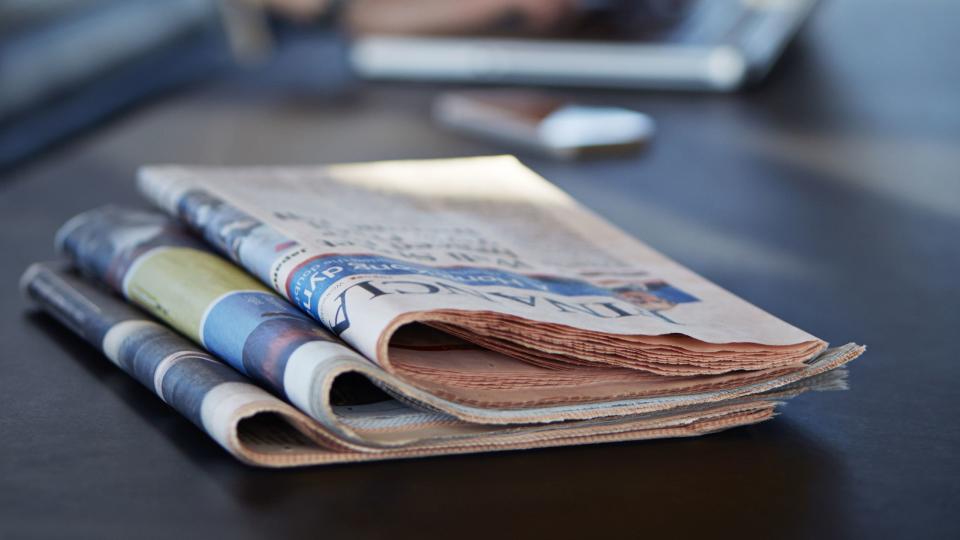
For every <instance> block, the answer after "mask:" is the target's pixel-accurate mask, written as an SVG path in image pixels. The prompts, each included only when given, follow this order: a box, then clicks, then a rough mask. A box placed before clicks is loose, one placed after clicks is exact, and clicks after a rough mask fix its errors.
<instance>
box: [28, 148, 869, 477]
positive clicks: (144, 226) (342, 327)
mask: <svg viewBox="0 0 960 540" xmlns="http://www.w3.org/2000/svg"><path fill="white" fill-rule="evenodd" d="M139 186H140V189H141V191H142V192H143V194H144V195H145V196H146V197H147V198H148V199H149V200H151V201H152V202H153V203H154V204H156V205H157V206H158V207H159V208H160V209H162V210H163V211H164V213H161V212H151V211H144V210H133V209H124V208H117V207H109V206H108V207H103V208H99V209H96V210H92V211H89V212H86V213H84V214H81V215H79V216H77V217H75V218H74V219H72V220H70V221H69V222H68V223H66V224H65V225H64V226H63V227H62V228H61V230H60V231H59V233H58V235H57V239H56V244H57V247H58V249H59V250H60V251H61V252H62V253H63V254H64V255H65V256H66V257H67V258H68V259H69V261H70V262H71V264H72V268H68V267H65V266H63V265H58V264H38V265H34V266H33V267H31V268H30V269H28V271H27V272H26V273H25V274H24V277H23V287H24V290H25V291H26V293H27V294H28V296H30V297H31V298H33V299H34V300H35V301H36V302H37V303H38V304H39V305H40V306H41V307H42V308H44V309H45V310H47V311H49V312H50V313H51V314H53V315H54V316H55V317H57V318H58V319H60V320H61V321H62V322H63V323H64V324H65V325H67V326H68V327H69V328H71V329H73V330H74V331H75V332H77V333H78V334H80V335H81V336H83V337H84V338H85V339H87V340H88V341H90V342H91V343H92V344H94V345H95V346H97V347H100V348H101V349H102V350H103V352H104V354H105V355H106V356H107V357H108V358H109V359H110V360H111V361H112V362H114V363H115V364H116V365H118V366H119V367H120V368H122V369H124V370H125V371H127V372H128V373H129V374H130V375H131V376H133V377H135V378H136V379H137V380H139V381H140V382H141V383H143V384H144V385H146V386H147V387H148V388H150V389H151V390H153V391H154V392H155V393H156V394H157V395H159V396H160V397H161V398H162V399H164V400H165V401H166V402H168V403H169V404H170V405H171V406H173V407H175V408H176V409H177V410H178V411H180V412H181V413H182V414H184V415H185V416H186V417H187V418H189V419H190V420H191V421H193V422H194V423H196V424H197V425H198V426H200V427H201V428H202V429H204V430H205V431H206V432H207V433H208V434H209V435H210V436H211V437H213V438H214V439H215V440H216V441H217V442H218V443H219V444H221V445H222V446H223V447H224V448H226V449H227V450H228V451H229V452H230V453H232V454H233V455H234V456H236V457H237V458H239V459H241V460H243V461H245V462H247V463H251V464H257V465H264V466H275V467H280V466H294V465H306V464H316V463H333V462H343V461H362V460H376V459H389V458H399V457H417V456H427V455H438V454H451V453H466V452H478V451H492V450H506V449H521V448H535V447H547V446H557V445H572V444H584V443H594V442H605V441H625V440H637V439H647V438H658V437H674V436H693V435H701V434H704V433H709V432H713V431H717V430H721V429H726V428H729V427H734V426H740V425H746V424H752V423H756V422H759V421H762V420H766V419H768V418H770V417H772V416H773V414H774V409H775V407H776V406H777V405H778V404H780V403H781V402H782V401H783V400H784V399H786V398H789V397H792V396H795V395H797V394H799V393H801V392H804V391H807V390H811V389H836V388H843V387H845V382H844V378H845V371H844V370H843V369H838V368H842V366H843V365H844V364H846V363H847V362H849V361H850V360H852V359H854V358H856V357H857V356H859V355H860V354H861V353H862V352H863V350H864V348H863V347H862V346H859V345H855V344H847V345H843V346H840V347H834V348H828V345H827V343H825V342H824V341H822V340H820V339H818V338H816V337H814V336H812V335H810V334H807V333H806V332H804V331H802V330H799V329H798V328H795V327H793V326H791V325H789V324H787V323H785V322H783V321H781V320H780V319H778V318H776V317H774V316H772V315H770V314H768V313H766V312H764V311H763V310H761V309H759V308H757V307H755V306H752V305H750V304H749V303H747V302H745V301H743V300H741V299H739V298H737V297H736V296H734V295H733V294H731V293H729V292H727V291H725V290H723V289H721V288H719V287H718V286H716V285H714V284H712V283H710V282H708V281H707V280H705V279H703V278H702V277H700V276H697V275H696V274H694V273H693V272H691V271H690V270H688V269H686V268H684V267H682V266H680V265H678V264H677V263H675V262H673V261H671V260H669V259H667V258H666V257H664V256H663V255H660V254H659V253H657V252H655V251H654V250H652V249H651V248H649V247H647V246H646V245H644V244H642V243H640V242H639V241H637V240H636V239H634V238H632V237H630V236H628V235H627V234H625V233H624V232H622V231H620V230H619V229H617V228H615V227H614V226H612V225H611V224H609V223H607V222H606V221H604V220H602V219H601V218H599V217H597V216H596V215H594V214H592V213H591V212H589V211H587V210H586V209H584V208H583V207H581V206H579V205H578V204H577V203H576V202H575V201H573V200H572V199H571V198H570V197H569V196H568V195H566V194H565V193H563V192H562V191H560V190H559V189H557V188H556V187H554V186H553V185H552V184H550V183H549V182H547V181H545V180H544V179H542V178H540V177H538V176H537V175H535V174H534V173H533V172H531V171H530V170H528V169H526V168H525V167H523V166H522V165H521V164H520V163H519V162H517V161H516V160H515V159H513V158H511V157H488V158H467V159H450V160H431V161H399V162H381V163H371V164H351V165H332V166H326V167H309V168H204V167H182V166H159V167H146V168H144V169H142V170H141V172H140V178H139ZM111 290H112V292H111ZM113 293H117V294H119V295H121V296H122V298H123V299H121V298H119V297H117V296H115V295H114V294H113ZM124 299H125V300H126V301H124ZM134 306H136V307H134Z"/></svg>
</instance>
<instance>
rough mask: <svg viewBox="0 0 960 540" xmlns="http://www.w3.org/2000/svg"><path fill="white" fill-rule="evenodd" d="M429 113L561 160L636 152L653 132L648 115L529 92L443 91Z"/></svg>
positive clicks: (441, 120)
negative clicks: (579, 103) (580, 103)
mask: <svg viewBox="0 0 960 540" xmlns="http://www.w3.org/2000/svg"><path fill="white" fill-rule="evenodd" d="M433 116H434V119H435V120H436V121H437V122H439V123H441V124H442V125H444V126H447V127H449V128H451V129H454V130H457V131H462V132H465V133H469V134H473V135H478V136H481V137H485V138H489V139H493V140H496V141H498V142H501V143H503V144H506V145H511V146H514V147H520V148H526V149H533V150H538V151H541V152H545V153H548V154H550V155H553V156H556V157H559V158H564V159H571V158H577V157H581V156H585V155H591V154H600V153H621V152H629V151H636V150H637V149H639V148H641V147H642V146H644V145H645V144H646V143H647V142H649V141H650V140H651V139H652V137H653V134H654V122H653V119H651V118H650V117H649V116H647V115H646V114H643V113H639V112H636V111H631V110H628V109H622V108H619V107H603V106H588V105H577V104H575V103H571V102H570V101H568V100H565V99H563V98H560V97H558V96H554V95H551V94H547V93H542V92H536V91H530V90H477V91H465V92H449V93H445V94H442V95H441V96H440V97H438V98H437V100H436V102H435V103H434V107H433Z"/></svg>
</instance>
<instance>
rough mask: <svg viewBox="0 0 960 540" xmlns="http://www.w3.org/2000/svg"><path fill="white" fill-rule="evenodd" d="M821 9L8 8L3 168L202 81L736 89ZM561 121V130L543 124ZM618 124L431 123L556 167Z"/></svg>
mask: <svg viewBox="0 0 960 540" xmlns="http://www.w3.org/2000/svg"><path fill="white" fill-rule="evenodd" d="M816 3H817V2H816V1H815V0H711V1H701V0H634V1H623V0H461V1H457V2H449V1H446V0H159V1H158V0H4V1H2V2H0V74H2V83H3V84H2V85H0V167H11V166H14V165H16V164H18V163H21V162H23V161H25V160H27V159H29V158H31V157H32V156H35V155H37V154H38V153H39V152H42V151H43V150H44V149H47V148H49V147H51V146H53V145H55V144H57V143H58V142H61V141H63V140H65V139H67V138H69V137H71V136H74V135H77V134H79V133H82V132H84V131H85V130H88V129H91V128H94V127H95V126H97V125H98V124H100V123H102V122H104V121H106V120H107V119H109V118H111V117H113V116H115V115H116V114H118V113H119V112H122V111H124V110H129V109H130V108H131V107H134V106H136V105H138V104H141V103H144V102H145V101H147V100H149V99H153V98H156V97H158V96H162V95H164V94H165V93H169V92H171V91H175V90H177V89H182V88H185V87H186V86H188V85H190V84H198V83H204V82H211V81H231V84H237V86H238V89H239V88H240V87H244V88H250V87H251V86H256V87H259V88H260V89H261V90H264V89H266V91H268V92H270V91H273V92H274V95H279V94H281V93H289V92H293V93H295V94H297V96H296V97H298V98H305V99H317V98H320V97H329V96H331V95H337V94H340V95H343V94H345V93H349V91H350V90H351V89H353V90H356V80H357V79H366V80H394V81H440V82H446V83H453V84H458V83H459V84H481V85H494V86H495V85H502V84H509V85H515V86H536V87H544V86H547V87H553V86H560V87H581V88H582V87H586V88H595V89H610V88H615V89H621V90H623V89H631V90H650V89H655V90H659V91H681V92H732V91H736V90H738V89H741V88H743V87H746V86H749V85H752V84H756V83H758V82H759V81H761V80H762V79H763V78H764V77H765V76H766V75H767V73H768V72H769V71H770V70H771V69H772V67H773V65H774V64H775V63H776V61H777V60H778V59H779V57H780V55H781V53H782V51H783V50H784V49H785V48H786V47H787V45H788V43H789V42H790V41H791V40H792V38H793V37H794V35H795V34H796V33H797V32H798V31H799V29H800V28H801V27H802V25H803V24H804V22H805V21H806V19H807V18H808V17H809V16H810V14H811V11H812V10H813V9H814V7H815V5H816ZM447 89H449V88H447ZM440 90H443V88H441V89H440ZM287 95H288V97H292V96H290V95H289V94H287ZM593 101H597V100H596V99H594V100H593ZM601 101H602V99H601ZM571 106H572V107H575V108H576V109H575V110H573V111H571V110H570V107H571ZM561 109H563V110H564V114H563V115H561V116H562V118H561V120H560V121H558V122H559V123H560V124H561V125H560V126H554V127H552V128H551V127H543V126H541V125H540V124H541V122H542V121H543V120H545V119H546V118H547V117H548V116H550V114H551V113H554V112H557V111H559V110H561ZM598 114H599V115H601V116H602V118H600V117H599V116H597V115H598ZM624 114H625V112H624V111H622V110H613V111H611V110H596V109H589V110H588V109H584V108H583V107H582V106H581V105H580V104H577V103H571V102H569V101H568V100H567V99H566V98H561V97H559V96H557V95H555V94H554V95H547V94H542V93H532V92H525V93H522V94H521V95H517V93H515V92H514V93H511V92H496V91H494V92H483V93H480V94H479V95H477V94H470V95H453V96H443V97H442V99H440V98H438V100H437V103H436V104H435V107H434V111H433V116H434V117H435V118H434V119H435V120H436V121H437V122H438V123H439V124H443V125H446V126H447V127H448V128H453V129H455V130H456V129H460V130H461V131H468V132H472V133H473V134H474V135H478V136H480V137H486V138H491V139H499V140H500V141H501V142H502V143H507V144H506V145H505V148H508V149H509V146H510V144H512V145H514V146H516V147H518V148H527V149H533V150H536V149H540V150H544V151H546V152H547V153H551V150H553V151H552V153H553V154H554V155H555V156H561V155H563V154H565V155H566V157H572V156H574V155H576V154H579V153H580V152H579V150H580V149H583V148H584V147H589V148H591V149H596V148H598V147H599V148H601V149H619V150H628V149H630V148H636V147H638V146H642V145H643V143H646V142H648V141H649V139H650V138H651V137H652V135H653V131H654V129H653V126H654V124H653V122H652V121H651V120H650V119H649V118H638V117H637V116H636V115H633V116H630V115H627V116H623V115H624ZM611 122H612V123H611ZM617 122H620V123H619V124H617ZM637 122H644V123H643V125H642V126H640V125H639V124H637ZM553 123H557V122H553ZM616 125H619V126H620V130H621V131H620V132H619V134H617V135H611V134H610V131H611V130H616V129H617V128H616V127H613V126H616ZM478 126H481V128H480V129H478ZM595 126H600V127H599V128H598V127H595ZM537 130H542V131H548V130H549V131H551V132H552V133H549V134H544V133H536V131H537ZM624 130H625V131H624ZM559 131H562V133H559ZM587 132H589V134H588V133H587ZM571 137H572V138H571ZM561 139H562V140H561ZM551 145H552V146H551ZM557 145H566V146H565V149H564V150H562V151H558V150H557V148H556V146H557ZM570 147H573V148H572V149H571V148H570Z"/></svg>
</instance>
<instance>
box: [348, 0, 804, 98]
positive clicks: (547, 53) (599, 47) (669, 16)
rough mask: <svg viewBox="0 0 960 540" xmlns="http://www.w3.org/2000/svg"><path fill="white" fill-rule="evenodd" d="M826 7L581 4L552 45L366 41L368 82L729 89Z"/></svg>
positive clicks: (481, 39)
mask: <svg viewBox="0 0 960 540" xmlns="http://www.w3.org/2000/svg"><path fill="white" fill-rule="evenodd" d="M816 1H817V0H633V1H622V0H621V1H617V0H579V6H578V7H579V10H580V12H581V17H579V19H578V20H579V22H578V24H577V25H576V26H575V27H573V28H571V29H570V30H569V31H567V32H565V33H564V34H563V35H558V36H555V37H551V38H548V39H544V38H536V39H534V38H508V37H503V36H493V35H491V36H476V37H444V36H417V37H410V36H389V35H364V36H361V37H358V38H357V39H356V40H355V42H354V43H353V45H352V50H351V63H352V64H353V67H354V69H355V70H356V71H357V72H358V73H359V74H361V75H362V76H365V77H369V78H378V79H408V80H409V79H420V80H440V81H456V82H470V83H497V84H500V83H518V84H537V85H564V86H593V87H629V88H656V89H678V90H680V89H682V90H710V91H730V90H735V89H737V88H740V87H741V86H743V85H744V84H746V83H749V82H753V81H757V80H759V79H761V78H762V77H763V76H764V75H765V74H766V73H767V72H768V71H769V70H770V68H771V67H772V66H773V64H774V63H775V62H776V60H777V58H778V57H779V56H780V53H781V52H782V51H783V49H784V47H785V46H786V45H787V43H788V42H789V41H790V39H791V38H792V37H793V36H794V35H795V34H796V33H797V30H798V29H799V27H800V25H801V23H802V22H803V21H804V20H805V19H806V18H807V16H808V15H809V14H810V12H811V10H812V9H813V6H814V4H816Z"/></svg>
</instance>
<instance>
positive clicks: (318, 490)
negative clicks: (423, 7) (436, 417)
mask: <svg viewBox="0 0 960 540" xmlns="http://www.w3.org/2000/svg"><path fill="white" fill-rule="evenodd" d="M907 6H909V7H907ZM821 7H822V9H821V10H820V11H819V12H818V13H817V14H816V16H815V17H814V19H813V21H812V24H811V25H810V26H808V27H807V28H806V30H805V32H804V34H803V36H802V38H801V39H800V41H799V42H798V43H796V46H795V47H793V48H792V49H791V50H790V51H789V53H788V55H787V57H786V58H785V59H784V62H783V63H782V65H780V66H779V68H778V69H777V71H776V72H775V73H774V74H773V76H772V77H771V79H770V80H769V81H768V83H767V84H766V85H764V86H762V87H759V88H756V89H754V90H750V91H747V92H745V93H742V94H738V95H732V96H703V95H668V94H650V93H640V92H593V93H591V92H582V93H580V94H579V95H580V97H581V99H582V100H584V101H599V102H607V103H616V104H623V105H627V106H631V107H635V108H637V109H640V110H643V111H647V112H649V113H650V114H652V115H653V116H654V117H655V118H656V119H657V120H658V122H659V124H660V132H659V136H658V138H657V140H656V143H655V145H654V146H653V147H652V148H651V149H650V150H649V152H647V153H646V154H644V155H640V156H634V157H628V158H623V159H617V160H612V161H591V162H584V163H579V164H563V163H557V162H552V161H549V160H546V159H542V158H537V157H534V156H522V157H523V158H524V161H525V162H526V163H527V164H528V165H530V166H531V167H532V168H534V169H535V170H537V171H539V172H540V173H542V174H543V175H545V176H546V177H548V178H550V179H551V180H553V181H554V182H556V183H557V184H559V185H560V186H561V187H563V188H564V189H566V190H568V191H569V192H571V193H572V194H573V195H574V196H576V197H577V198H579V199H580V200H582V201H583V202H584V203H585V204H587V205H588V206H590V207H592V208H594V209H596V210H597V211H599V212H600V213H601V214H603V215H605V216H607V217H608V218H609V219H611V220H612V221H614V222H616V223H617V224H619V225H620V226H622V227H624V228H625V229H627V230H628V231H630V232H631V233H633V234H635V235H636V236H638V237H639V238H641V239H643V240H645V241H647V242H648V243H650V244H652V245H653V246H655V247H656V248H658V249H660V250H662V251H663V252H665V253H667V254H669V255H670V256H672V257H674V258H676V259H678V260H679V261H681V262H682V263H684V264H686V265H688V266H689V267H691V268H693V269H695V270H697V271H699V272H700V273H702V274H703V275H705V276H707V277H708V278H711V279H713V280H715V281H717V282H718V283H720V284H721V285H722V286H724V287H726V288H728V289H730V290H732V291H734V292H736V293H737V294H739V295H741V296H743V297H744V298H746V299H747V300H749V301H751V302H754V303H756V304H758V305H760V306H762V307H764V308H766V309H768V310H769V311H771V312H773V313H775V314H777V315H779V316H781V317H783V318H784V319H786V320H788V321H791V322H793V323H795V324H797V325H798V326H800V327H802V328H804V329H806V330H808V331H810V332H812V333H814V334H816V335H818V336H821V337H823V338H825V339H827V340H829V341H831V342H837V343H839V342H843V341H846V340H856V341H858V342H861V343H866V344H868V345H869V347H870V349H869V351H868V353H867V354H866V356H865V357H863V358H862V359H861V360H859V361H857V362H856V363H855V365H853V367H852V374H851V385H852V389H851V390H850V391H849V392H834V393H825V394H816V395H805V396H802V397H801V398H799V399H797V400H795V401H793V402H791V403H790V404H789V405H788V406H787V407H786V408H785V409H784V410H783V414H782V415H781V416H779V417H778V418H777V419H775V420H774V421H771V422H768V423H765V424H763V425H758V426H754V427H749V428H744V429H737V430H733V431H729V432H726V433H721V434H717V435H712V436H708V437H703V438H699V439H691V440H664V441H654V442H641V443H633V444H615V445H606V446H595V447H586V448H568V449H556V450H542V451H531V452H512V453H505V454H495V455H475V456H466V457H450V458H441V459H424V460H418V461H398V462H392V463H377V464H364V465H355V466H336V467H328V468H313V469H306V470H295V471H279V472H278V471H266V470H255V469H251V468H248V467H245V466H243V465H240V464H239V463H237V462H235V461H234V460H233V459H232V458H230V457H229V456H227V455H226V454H225V453H224V452H223V451H221V450H220V449H219V447H217V446H216V445H215V444H214V443H213V442H212V441H210V440H208V439H207V437H206V436H205V435H203V434H202V433H201V432H200V431H199V430H197V429H196V428H194V427H193V426H192V425H191V424H189V423H188V422H187V421H186V420H184V419H182V418H180V417H179V416H178V415H177V414H176V413H174V412H173V411H172V410H171V409H169V408H167V407H166V406H165V405H164V404H163V403H162V402H160V400H158V399H157V398H155V397H154V396H153V395H152V394H150V393H149V392H147V391H145V390H144V389H142V388H141V387H140V386H138V384H137V383H135V382H134V381H133V380H132V379H129V378H128V377H127V376H126V375H124V374H122V373H121V372H119V371H118V370H116V369H115V368H114V367H112V366H111V365H109V364H108V363H107V362H106V361H104V359H103V358H102V357H101V356H100V355H99V354H98V353H97V352H96V351H94V350H93V349H92V348H90V347H88V346H86V345H85V344H84V343H82V342H80V341H79V340H78V339H77V338H75V337H73V336H72V335H71V334H70V333H68V332H67V331H65V330H64V329H62V328H61V327H59V326H58V325H57V324H55V323H53V322H52V321H51V320H49V319H48V318H46V317H44V316H41V315H37V314H32V313H31V312H30V310H28V308H27V307H26V306H25V304H24V302H23V301H22V300H21V299H20V297H19V295H18V294H17V293H16V289H15V281H16V279H17V277H18V276H19V274H20V272H21V271H22V270H23V268H24V267H26V266H27V264H29V263H30V262H33V261H35V260H40V259H47V258H50V257H51V256H52V248H51V239H52V237H53V233H54V231H55V230H56V228H57V227H58V226H59V225H60V224H61V223H62V222H63V221H65V220H66V219H67V218H69V217H70V216H72V215H73V214H75V213H77V212H80V211H82V210H85V209H87V208H89V207H93V206H96V205H99V204H102V203H104V202H107V201H110V202H114V203H134V204H139V198H138V196H137V195H136V193H135V191H134V188H133V185H132V178H133V174H134V170H135V168H136V167H137V165H139V164H141V163H152V162H189V163H211V164H270V163H278V164H279V163H313V162H337V161H351V160H357V161H359V160H374V159H384V158H428V157H449V156H461V155H476V154H490V153H500V152H503V151H504V149H503V148H499V147H494V146H490V145H487V144H485V143H482V142H477V141H471V140H466V139H463V138H461V137H459V136H455V135H451V134H448V133H445V132H443V131H441V130H438V129H437V128H436V127H434V126H433V125H431V123H430V122H429V121H428V120H427V116H426V113H427V110H428V105H429V102H430V99H431V97H432V96H433V95H434V94H435V92H436V90H437V88H436V87H433V86H422V85H403V84H389V85H388V84H369V85H360V84H354V85H348V86H346V87H341V88H340V89H339V93H337V92H334V95H327V93H326V92H324V91H320V90H318V89H316V88H314V89H313V90H311V89H310V88H309V87H310V85H311V84H313V83H314V81H315V80H316V79H318V78H320V77H319V76H318V75H316V73H315V72H316V71H318V70H319V69H326V70H328V71H327V73H333V72H335V71H337V68H336V63H335V61H334V53H333V51H331V50H329V48H327V47H325V46H321V47H320V49H318V50H316V51H309V50H306V49H301V50H299V52H298V51H291V52H290V53H289V54H288V56H289V58H287V60H286V63H287V64H288V66H295V63H296V61H297V58H296V57H297V55H298V54H299V55H301V56H304V57H307V58H308V61H310V62H313V64H314V65H310V66H307V67H309V70H308V69H307V68H306V67H303V66H304V64H301V69H300V70H297V69H296V68H295V67H284V66H280V67H278V68H277V69H276V73H277V74H279V75H277V77H276V79H273V78H271V77H272V75H271V76H265V77H253V76H250V77H246V78H243V77H241V80H240V81H237V82H236V83H235V84H226V83H222V82H221V83H215V84H211V85H207V86H204V87H199V88H194V89H192V90H188V91H184V92H181V93H179V94H178V95H175V96H171V97H169V98H168V99H165V100H163V101H161V102H158V103H154V104H151V105H149V106H146V107H144V108H142V109H139V110H138V111H136V112H134V113H132V114H129V115H126V116H124V117H123V118H121V119H119V120H117V121H115V122H113V123H111V124H110V125H108V126H105V127H104V128H102V129H100V130H98V131H97V132H96V133H93V134H91V135H89V136H88V137H86V138H83V139H80V140H76V141H74V142H72V143H70V144H69V145H67V146H65V147H62V148H60V149H59V150H57V151H55V152H54V153H52V154H49V155H47V156H45V157H44V158H43V159H41V160H38V161H36V162H34V163H32V164H29V165H28V166H26V167H24V168H21V169H20V170H18V171H15V172H14V173H13V174H11V175H8V176H7V177H6V178H4V179H3V180H2V181H0V248H2V253H3V256H2V261H0V269H2V274H0V291H2V298H3V309H2V310H0V321H2V326H0V344H2V353H0V365H2V371H0V373H2V375H0V536H2V537H4V538H6V537H7V535H6V533H10V537H23V536H31V537H33V536H57V537H63V536H89V537H98V538H102V537H104V536H119V537H128V536H147V537H157V538H161V537H162V538H170V537H181V536H184V537H196V538H247V537H274V536H275V535H279V534H280V533H283V534H289V535H291V536H292V535H298V536H312V537H323V538H326V537H337V536H344V535H346V534H351V535H357V536H375V537H390V538H393V537H396V536H419V535H429V536H443V537H457V536H461V535H463V536H470V537H472V536H479V535H482V534H487V533H489V534H492V535H498V536H499V535H505V536H514V535H513V534H506V533H507V532H510V531H513V532H517V531H522V532H524V533H527V534H536V535H538V536H539V535H544V536H546V535H550V536H560V537H567V536H588V537H593V536H594V533H595V532H605V533H612V532H614V531H620V532H622V533H625V535H628V536H630V537H647V536H649V537H651V538H653V537H659V536H664V535H671V536H672V535H674V534H680V533H696V534H700V535H704V534H711V535H713V534H718V533H720V532H723V531H726V532H736V533H743V534H746V535H749V536H762V537H774V536H788V537H793V536H796V537H811V536H814V535H817V536H820V535H826V536H832V537H870V538H876V537H911V538H914V537H915V538H929V537H940V538H960V519H958V518H957V515H956V512H957V510H958V507H960V457H958V454H960V427H958V426H960V423H958V422H957V419H956V414H957V412H958V405H960V400H958V399H957V394H958V390H957V387H956V385H957V384H958V383H960V377H958V375H960V361H958V360H960V359H958V356H957V353H956V351H955V350H954V348H955V347H956V344H955V343H954V339H956V337H957V335H958V330H960V281H958V278H960V60H958V58H957V51H958V50H960V32H958V30H957V28H956V25H957V22H958V21H960V4H958V3H955V2H946V1H941V2H924V3H920V2H909V1H904V2H880V1H872V2H869V1H861V2H852V1H848V2H842V1H834V2H827V3H825V5H823V6H821ZM328 64H329V65H328ZM322 66H327V67H322ZM314 67H318V70H314ZM336 78H337V77H336V76H335V74H333V75H328V79H336ZM246 79H260V80H261V82H256V83H254V82H251V81H249V80H246ZM263 79H267V81H268V82H269V81H274V82H275V81H277V80H280V79H283V81H282V82H277V83H276V84H273V83H270V84H266V83H264V82H262V81H263ZM305 87H306V90H305V89H304V88H305ZM298 88H299V90H298ZM331 535H332V536H331Z"/></svg>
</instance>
